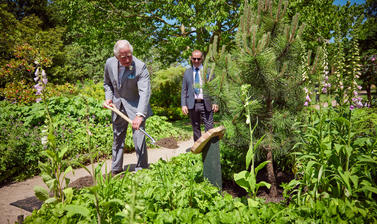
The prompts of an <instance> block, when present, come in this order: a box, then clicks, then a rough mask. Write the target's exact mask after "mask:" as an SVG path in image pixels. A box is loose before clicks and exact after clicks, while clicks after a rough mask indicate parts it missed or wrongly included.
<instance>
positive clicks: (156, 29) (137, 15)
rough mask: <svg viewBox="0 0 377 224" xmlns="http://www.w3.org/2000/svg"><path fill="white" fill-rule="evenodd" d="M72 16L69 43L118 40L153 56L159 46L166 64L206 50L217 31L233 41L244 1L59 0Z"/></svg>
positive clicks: (64, 11)
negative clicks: (196, 49) (125, 41)
mask: <svg viewBox="0 0 377 224" xmlns="http://www.w3.org/2000/svg"><path fill="white" fill-rule="evenodd" d="M55 2H56V3H57V5H59V6H60V10H59V12H61V14H62V16H63V17H64V18H66V19H67V25H68V36H67V40H68V41H76V42H78V43H80V44H85V45H89V46H91V47H92V48H95V47H96V46H101V47H102V48H103V47H105V48H108V49H111V48H112V46H113V45H114V43H115V41H116V40H118V39H127V40H130V42H131V43H132V44H133V45H134V51H135V54H136V55H143V57H144V58H148V56H149V55H148V54H149V52H150V49H153V48H158V49H159V52H158V55H157V56H154V57H157V58H158V59H160V60H161V61H163V62H164V64H165V65H166V66H168V65H169V64H170V63H172V62H175V61H183V60H185V59H186V58H187V57H188V55H189V54H190V53H191V51H192V50H193V48H199V49H202V50H204V51H205V47H206V46H207V45H208V42H211V41H212V39H213V37H214V35H218V36H220V40H221V43H228V42H229V40H230V39H232V37H233V33H234V32H235V28H236V27H237V25H238V10H239V7H240V5H241V3H240V2H241V1H239V0H227V1H226V0H216V1H204V0H196V1H194V0H188V1H184V2H183V1H175V0H161V1H141V2H140V1H135V0H131V1H120V0H116V1H108V0H98V1H86V0H74V1H71V0H57V1H55Z"/></svg>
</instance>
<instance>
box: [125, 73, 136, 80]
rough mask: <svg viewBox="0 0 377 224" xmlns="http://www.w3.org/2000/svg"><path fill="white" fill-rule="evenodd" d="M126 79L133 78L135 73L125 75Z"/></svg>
mask: <svg viewBox="0 0 377 224" xmlns="http://www.w3.org/2000/svg"><path fill="white" fill-rule="evenodd" d="M127 78H128V79H134V78H135V74H133V73H131V74H129V75H128V76H127Z"/></svg>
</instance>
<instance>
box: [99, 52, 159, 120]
mask: <svg viewBox="0 0 377 224" xmlns="http://www.w3.org/2000/svg"><path fill="white" fill-rule="evenodd" d="M132 72H133V75H134V77H125V76H124V77H123V79H122V80H121V82H120V83H118V59H116V58H115V57H111V58H109V59H107V61H106V65H105V74H104V83H103V86H104V88H105V98H106V100H112V101H113V104H114V105H115V106H116V107H117V108H118V109H119V108H120V106H121V104H122V105H123V107H124V108H125V110H126V113H127V116H128V117H129V118H130V119H131V120H133V119H134V118H135V116H136V113H142V114H144V115H145V118H148V117H149V116H150V115H152V110H151V106H150V104H149V99H150V97H151V84H150V78H149V72H148V70H147V67H146V66H145V64H144V63H143V62H142V61H140V60H139V59H137V58H136V57H134V56H132ZM115 118H116V116H114V117H113V120H115Z"/></svg>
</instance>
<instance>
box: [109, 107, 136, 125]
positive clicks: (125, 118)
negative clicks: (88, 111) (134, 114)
mask: <svg viewBox="0 0 377 224" xmlns="http://www.w3.org/2000/svg"><path fill="white" fill-rule="evenodd" d="M103 106H104V107H105V108H107V109H110V110H112V111H114V112H115V113H116V114H118V115H119V116H121V117H122V118H123V119H124V120H126V121H127V122H128V123H130V124H132V121H131V119H129V118H128V117H127V116H126V115H125V114H124V113H122V112H120V111H119V110H118V109H117V108H116V107H115V105H114V104H107V103H103Z"/></svg>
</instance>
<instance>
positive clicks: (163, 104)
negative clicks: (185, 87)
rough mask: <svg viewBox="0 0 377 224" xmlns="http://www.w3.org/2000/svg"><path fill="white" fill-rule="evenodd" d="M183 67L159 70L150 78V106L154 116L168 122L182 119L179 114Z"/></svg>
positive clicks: (180, 113) (181, 115)
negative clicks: (163, 117)
mask: <svg viewBox="0 0 377 224" xmlns="http://www.w3.org/2000/svg"><path fill="white" fill-rule="evenodd" d="M184 71H185V68H184V67H180V66H178V67H170V68H168V69H165V70H160V71H158V72H156V73H154V75H153V76H152V77H151V82H152V96H151V105H152V109H153V112H154V114H156V115H160V116H165V117H167V118H168V119H169V120H178V119H182V118H183V114H182V112H181V85H182V79H183V72H184Z"/></svg>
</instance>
